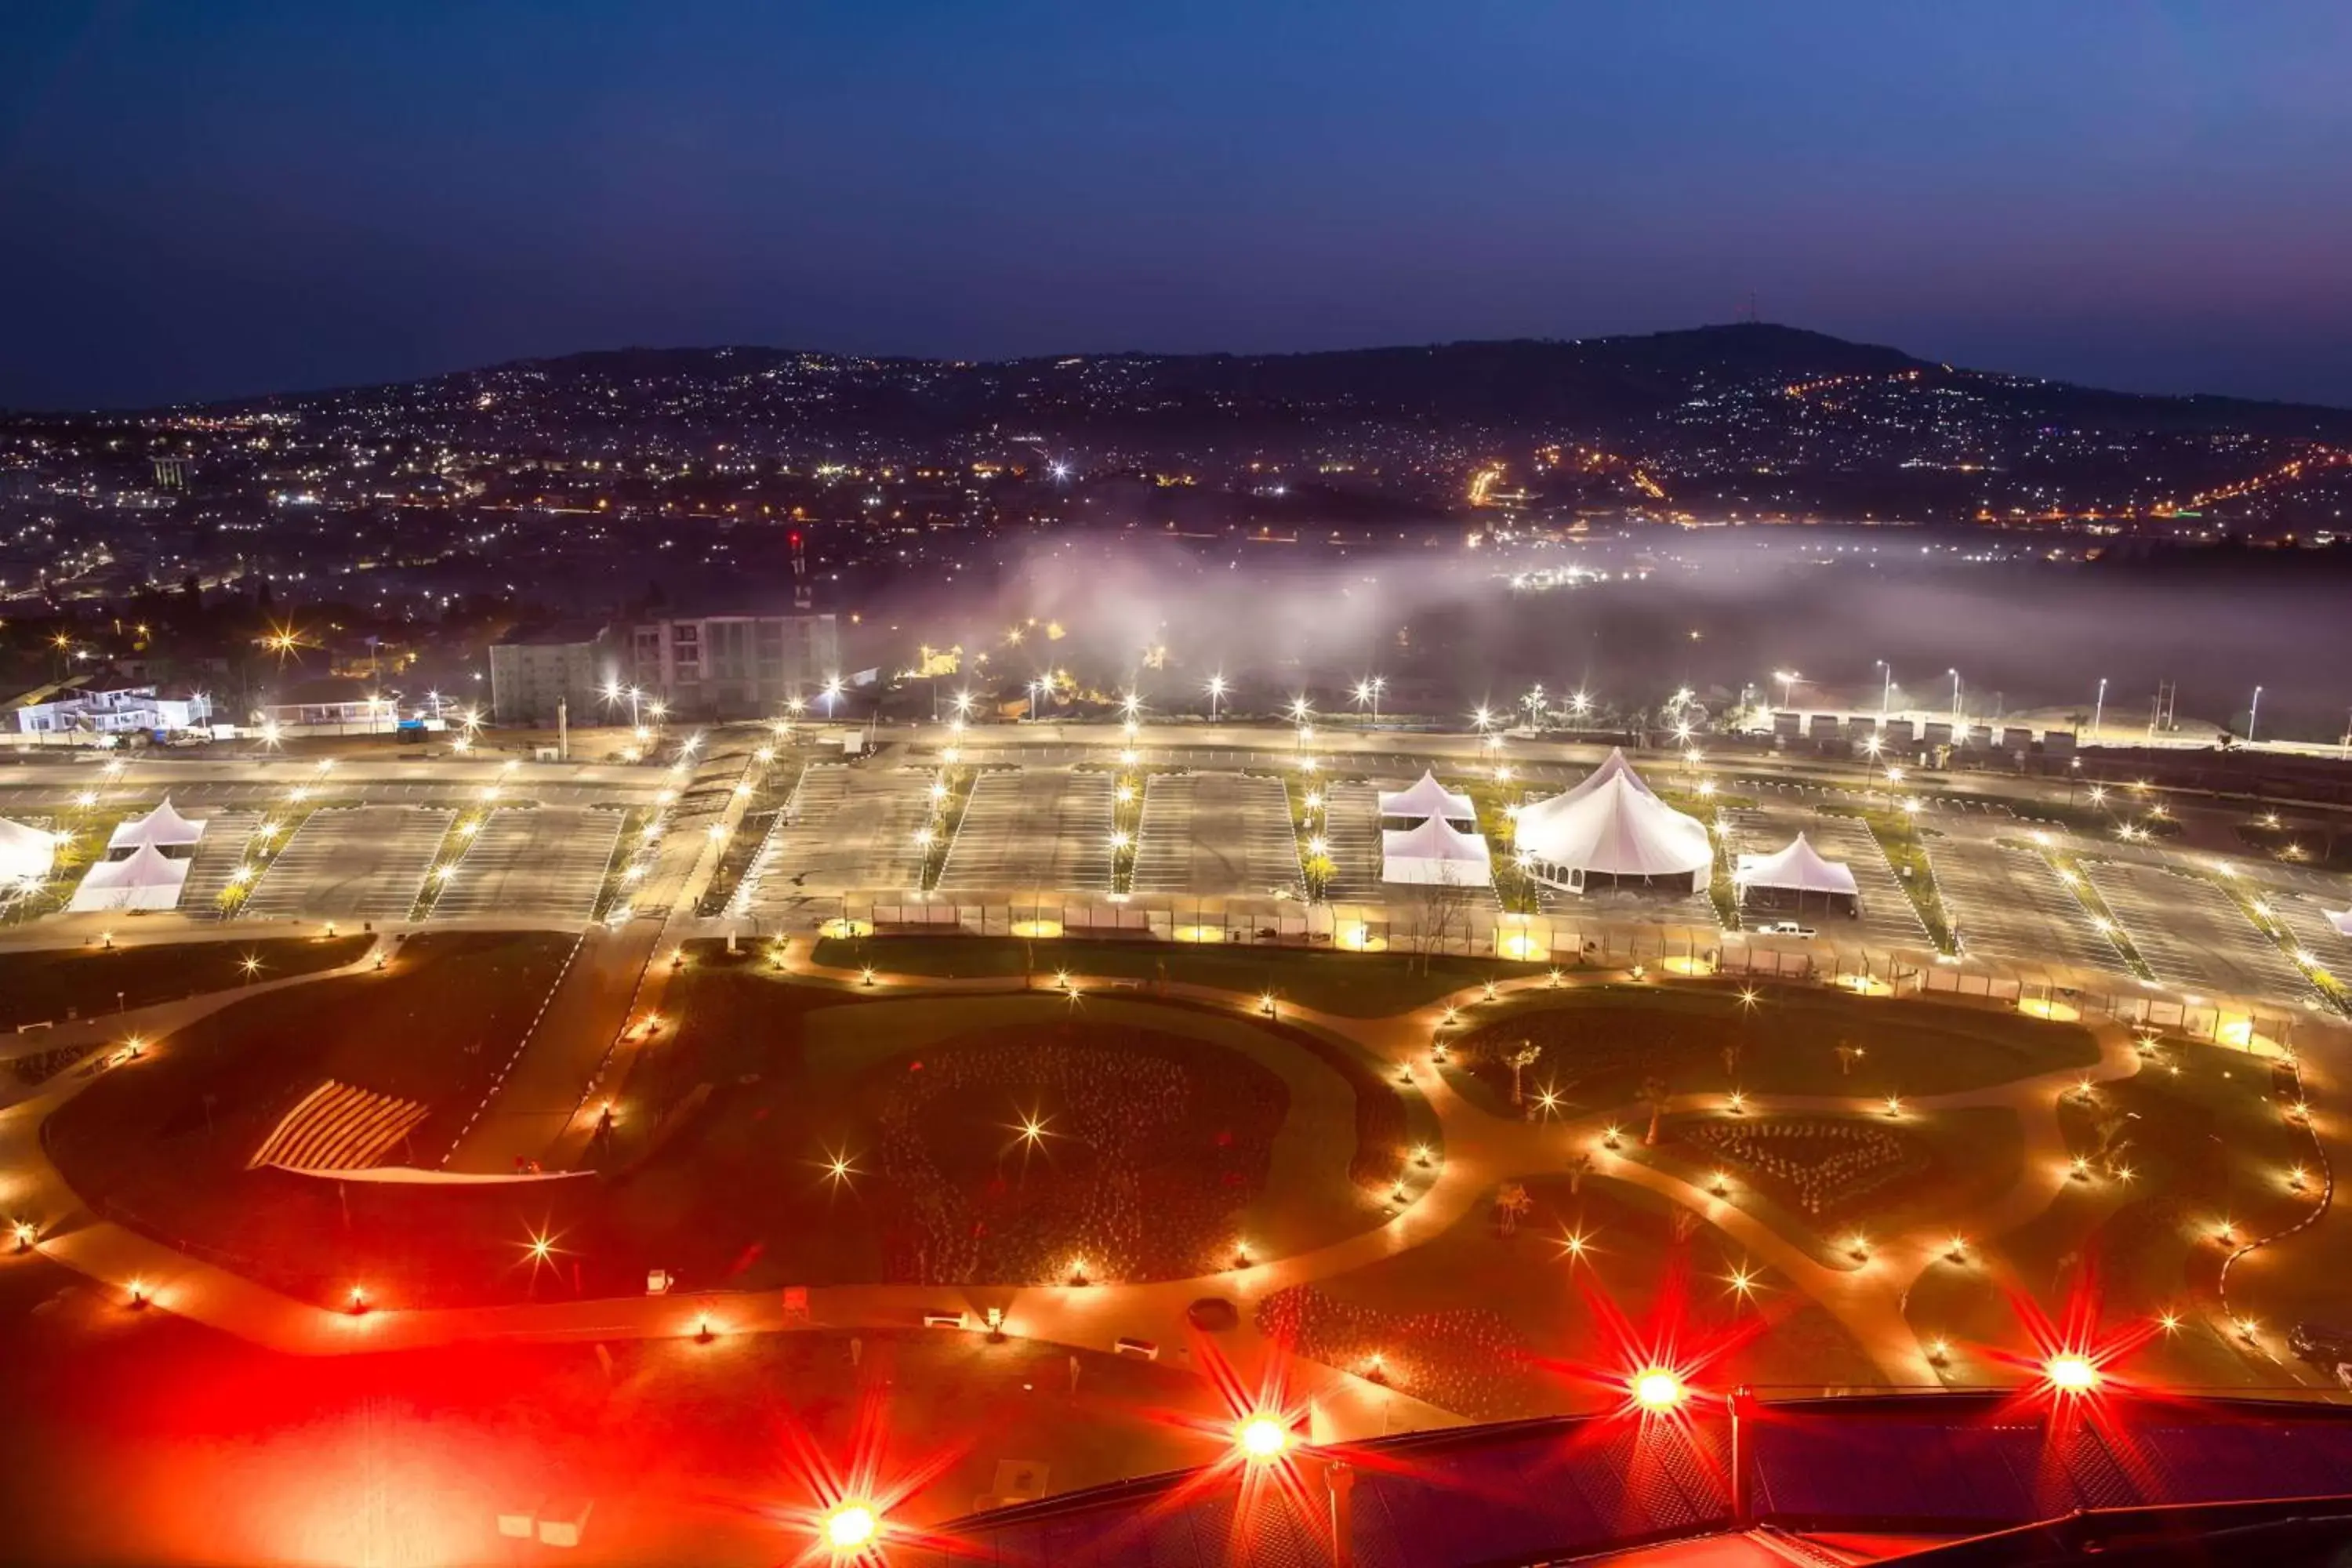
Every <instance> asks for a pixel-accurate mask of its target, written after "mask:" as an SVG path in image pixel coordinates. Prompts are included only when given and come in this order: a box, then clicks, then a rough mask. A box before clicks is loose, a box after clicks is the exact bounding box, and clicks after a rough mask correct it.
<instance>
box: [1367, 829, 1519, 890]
mask: <svg viewBox="0 0 2352 1568" xmlns="http://www.w3.org/2000/svg"><path fill="white" fill-rule="evenodd" d="M1494 880H1495V867H1494V857H1493V853H1492V852H1491V851H1490V850H1488V849H1487V847H1486V839H1485V837H1482V836H1481V835H1479V834H1475V833H1463V832H1460V831H1458V830H1457V829H1455V828H1454V826H1453V825H1452V824H1450V823H1448V822H1447V821H1446V820H1445V819H1444V817H1442V816H1433V817H1430V818H1429V819H1428V820H1427V821H1425V822H1423V823H1421V824H1420V825H1419V826H1414V827H1405V828H1393V827H1392V828H1389V829H1386V830H1385V831H1383V832H1382V833H1381V881H1383V882H1412V883H1432V882H1433V883H1437V884H1439V885H1441V886H1444V887H1454V888H1484V887H1487V886H1490V885H1492V883H1493V882H1494Z"/></svg>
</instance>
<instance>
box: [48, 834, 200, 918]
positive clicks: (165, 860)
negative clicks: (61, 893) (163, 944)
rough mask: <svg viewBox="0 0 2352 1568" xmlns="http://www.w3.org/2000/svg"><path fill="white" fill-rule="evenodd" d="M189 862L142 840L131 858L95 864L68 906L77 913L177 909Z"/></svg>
mask: <svg viewBox="0 0 2352 1568" xmlns="http://www.w3.org/2000/svg"><path fill="white" fill-rule="evenodd" d="M188 864H189V863H188V862H187V861H185V860H174V859H173V858H171V857H170V856H168V855H166V854H164V853H163V851H162V850H161V849H158V848H156V847H154V846H153V845H152V844H142V845H141V846H140V847H138V848H137V849H136V850H135V851H133V852H132V854H131V858H129V859H128V860H107V861H102V862H100V864H98V865H96V866H92V867H91V868H89V875H88V876H86V877H84V878H83V879H81V886H80V887H79V888H76V889H74V896H73V902H71V903H69V904H68V905H67V906H66V908H67V909H68V910H71V911H72V912H74V913H76V914H87V913H89V911H91V910H169V909H176V908H178V907H179V902H180V889H181V888H182V886H183V885H184V884H185V883H186V881H187V879H188Z"/></svg>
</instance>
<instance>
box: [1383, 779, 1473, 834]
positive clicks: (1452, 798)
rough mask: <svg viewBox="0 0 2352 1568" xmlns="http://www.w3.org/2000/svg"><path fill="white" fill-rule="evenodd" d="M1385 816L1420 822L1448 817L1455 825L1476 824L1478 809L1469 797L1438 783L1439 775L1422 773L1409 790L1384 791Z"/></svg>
mask: <svg viewBox="0 0 2352 1568" xmlns="http://www.w3.org/2000/svg"><path fill="white" fill-rule="evenodd" d="M1381 816H1408V817H1411V818H1412V819H1413V820H1414V821H1416V822H1418V821H1421V820H1423V819H1424V818H1429V817H1446V818H1450V819H1452V820H1454V821H1456V822H1475V821H1476V820H1477V817H1478V808H1477V807H1476V806H1475V805H1472V804H1471V801H1470V797H1469V796H1468V795H1455V794H1454V792H1453V791H1452V790H1450V789H1447V788H1446V787H1445V786H1444V784H1439V783H1438V782H1437V775H1436V774H1435V773H1432V772H1429V771H1428V770H1426V769H1424V770H1423V773H1422V775H1421V777H1420V778H1419V779H1417V780H1415V781H1414V782H1413V784H1412V788H1410V789H1399V790H1382V791H1381Z"/></svg>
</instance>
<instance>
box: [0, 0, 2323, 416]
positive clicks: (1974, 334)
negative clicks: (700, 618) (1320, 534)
mask: <svg viewBox="0 0 2352 1568" xmlns="http://www.w3.org/2000/svg"><path fill="white" fill-rule="evenodd" d="M2347 79H2352V5H2346V4H2344V3H2343V0H2310V3H2307V4H2306V3H2294V0H2214V3H2212V4H2208V5H2186V4H2156V3H2147V4H2141V3H2136V0H2084V3H2081V4H2064V3H2062V0H2026V3H2021V4H2002V3H1993V0H1967V3H1966V4H1960V5H1909V4H1905V5H1892V4H1886V3H1885V0H1865V3H1858V4H1853V5H1830V4H1815V3H1811V0H1806V3H1803V4H1797V3H1794V0H1791V3H1790V4H1758V3H1753V0H1739V3H1736V4H1734V3H1726V4H1721V5H1703V4H1697V3H1690V4H1672V3H1666V0H1659V3H1654V4H1620V5H1580V4H1556V5H1547V4H1538V3H1535V0H1518V3H1509V4H1491V5H1489V4H1477V3H1474V0H1444V3H1439V4H1430V5H1413V6H1408V5H1382V4H1374V3H1367V0H1338V3H1334V4H1329V5H1321V4H1291V3H1286V0H1257V3H1256V4H1238V5H1206V4H1203V5H1187V4H1181V3H1178V0H1160V3H1157V4H1149V5H1147V4H1141V3H1133V4H1129V3H1125V0H1095V3H1093V4H1072V5H1024V4H1006V3H996V0H963V3H960V4H935V5H934V4H894V3H890V0H863V3H856V4H841V5H793V4H787V3H784V0H770V3H765V4H752V3H748V0H747V3H743V4H734V5H727V4H717V3H710V4H696V3H694V0H659V3H651V0H649V3H644V4H604V3H600V0H548V3H546V4H542V5H517V4H499V3H489V0H485V3H483V4H447V5H441V4H428V3H426V0H398V3H394V4H383V5H364V4H344V3H340V0H330V3H326V4H316V3H310V0H288V3H285V4H277V5H260V4H240V3H236V0H183V3H175V4H169V5H166V4H150V5H136V4H126V3H116V4H108V5H78V4H69V3H67V0H57V3H54V4H51V3H47V0H43V3H38V4H36V3H30V0H28V3H25V4H18V5H10V6H8V7H6V11H5V16H0V301H5V304H0V405H10V406H17V407H27V406H35V407H47V406H61V405H95V404H117V405H119V404H132V403H142V402H149V401H158V400H163V399H170V398H181V397H196V396H208V395H232V394H237V393H244V392H254V391H266V390H278V389H289V388H298V387H309V386H320V385H331V384H348V383H352V382H362V381H370V380H384V379H394V378H400V377H406V376H410V375H415V374H425V373H430V372H434V371H439V370H446V369H454V368H459V367H463V366H467V365H473V364H479V363H488V362H491V361H496V360H499V359H505V358H510V357H515V356H520V355H528V354H551V353H566V352H570V351H572V350H578V349H585V348H595V347H610V346H615V345H621V344H627V343H661V344H673V343H719V342H765V343H779V344H792V345H795V346H805V347H814V348H825V349H838V350H850V351H861V352H876V353H927V354H929V353H936V354H957V355H971V356H983V355H998V354H1014V353H1048V352H1061V351H1086V350H1095V351H1100V350H1113V349H1123V348H1149V349H1172V350H1189V349H1219V348H1224V349H1238V350H1283V349H1306V348H1322V347H1338V346H1348V345H1357V344H1370V343H1382V342H1423V341H1429V340H1438V339H1448V338H1462V337H1507V336H1521V335H1530V336H1559V337H1569V336H1581V335H1592V334H1598V333H1606V332H1620V331H1654V330H1659V329H1664V328H1672V327H1683V326H1691V325H1696V324H1699V323H1702V322H1707V321H1727V320H1730V319H1732V318H1733V317H1735V316H1736V315H1738V313H1739V312H1740V311H1741V310H1742V309H1743V308H1744V306H1745V304H1746V300H1747V298H1748V293H1749V291H1750V290H1751V289H1752V290H1753V291H1754V292H1755V295H1756V297H1757V306H1758V310H1759V313H1760V314H1761V315H1762V316H1764V317H1765V318H1766V319H1768V320H1774V321H1786V322H1790V323H1791V324H1795V325H1800V326H1807V327H1813V328H1818V329H1820V330H1822V331H1832V332H1836V333H1839V334H1841V335H1844V336H1849V337H1855V338H1861V339H1865V340H1869V341H1873V342H1891V343H1894V344H1896V345H1898V346H1900V347H1903V348H1906V349H1908V350H1911V351H1913V352H1915V353H1924V354H1929V355H1935V356H1938V357H1941V358H1944V359H1948V360H1950V361H1952V362H1954V363H1965V364H1970V365H1975V366H1980V367H1987V368H2000V369H2015V370H2021V371H2028V372H2034V373H2041V374H2052V375H2060V376H2065V377H2070V378H2073V379H2077V380H2084V381H2089V382H2094V383H2100V384H2109V385H2117V386H2126V387H2131V388H2135V389H2144V390H2152V391H2192V390H2201V391H2214V392H2230V393H2238V394H2244V395H2256V396H2275V397H2293V398H2305V399H2314V400H2321V401H2333V402H2336V403H2341V404H2352V288H2347V279H2352V88H2347Z"/></svg>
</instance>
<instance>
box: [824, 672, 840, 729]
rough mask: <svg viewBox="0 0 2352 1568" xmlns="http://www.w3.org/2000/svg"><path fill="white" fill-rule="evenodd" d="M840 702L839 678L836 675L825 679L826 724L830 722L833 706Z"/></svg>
mask: <svg viewBox="0 0 2352 1568" xmlns="http://www.w3.org/2000/svg"><path fill="white" fill-rule="evenodd" d="M840 700H841V677H839V676H837V675H835V676H828V677H826V679H825V683H824V716H825V719H826V721H828V722H830V721H831V720H832V718H833V710H834V705H835V703H837V702H839V701H840Z"/></svg>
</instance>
